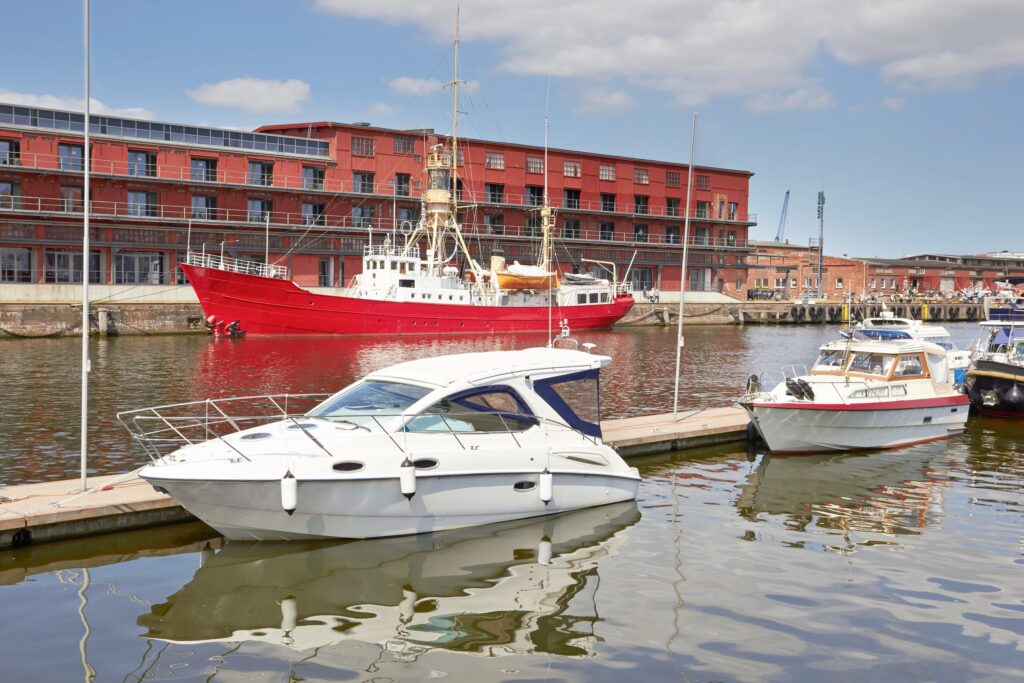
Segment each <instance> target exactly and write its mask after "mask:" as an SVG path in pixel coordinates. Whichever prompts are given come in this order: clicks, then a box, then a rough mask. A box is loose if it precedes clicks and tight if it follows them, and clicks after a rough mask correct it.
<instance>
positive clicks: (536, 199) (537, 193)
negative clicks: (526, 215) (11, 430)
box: [526, 185, 544, 206]
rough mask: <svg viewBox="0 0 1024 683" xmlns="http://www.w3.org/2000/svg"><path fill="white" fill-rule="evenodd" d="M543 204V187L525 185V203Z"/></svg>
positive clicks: (531, 204) (532, 204) (528, 204)
mask: <svg viewBox="0 0 1024 683" xmlns="http://www.w3.org/2000/svg"><path fill="white" fill-rule="evenodd" d="M543 204H544V188H543V187H541V186H540V185H527V186H526V205H527V206H541V205H543Z"/></svg>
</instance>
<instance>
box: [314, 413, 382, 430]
mask: <svg viewBox="0 0 1024 683" xmlns="http://www.w3.org/2000/svg"><path fill="white" fill-rule="evenodd" d="M322 419H324V420H327V421H328V422H330V423H331V424H346V425H352V426H353V427H355V428H356V429H365V430H366V431H368V432H371V431H373V430H372V429H370V428H369V427H367V426H366V425H361V424H358V423H356V422H353V421H352V420H346V419H345V418H343V417H334V416H333V415H330V416H328V415H325V416H323V418H322Z"/></svg>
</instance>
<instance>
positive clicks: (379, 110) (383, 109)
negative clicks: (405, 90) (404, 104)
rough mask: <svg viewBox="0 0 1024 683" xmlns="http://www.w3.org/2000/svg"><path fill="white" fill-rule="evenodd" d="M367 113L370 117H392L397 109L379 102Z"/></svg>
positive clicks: (371, 106)
mask: <svg viewBox="0 0 1024 683" xmlns="http://www.w3.org/2000/svg"><path fill="white" fill-rule="evenodd" d="M366 111H367V112H368V113H369V114H370V116H391V115H392V114H394V113H395V108H394V107H392V106H391V105H390V104H388V103H386V102H377V103H376V104H371V105H370V107H369V108H368V109H367V110H366Z"/></svg>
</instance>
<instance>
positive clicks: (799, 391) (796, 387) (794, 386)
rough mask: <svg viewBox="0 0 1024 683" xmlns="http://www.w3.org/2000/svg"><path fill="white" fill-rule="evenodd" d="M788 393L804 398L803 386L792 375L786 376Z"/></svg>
mask: <svg viewBox="0 0 1024 683" xmlns="http://www.w3.org/2000/svg"><path fill="white" fill-rule="evenodd" d="M786 393H788V394H789V395H790V396H792V397H793V398H796V399H801V400H802V399H803V398H804V390H803V387H801V386H800V384H799V383H798V382H797V381H796V380H795V379H793V378H792V377H787V378H786Z"/></svg>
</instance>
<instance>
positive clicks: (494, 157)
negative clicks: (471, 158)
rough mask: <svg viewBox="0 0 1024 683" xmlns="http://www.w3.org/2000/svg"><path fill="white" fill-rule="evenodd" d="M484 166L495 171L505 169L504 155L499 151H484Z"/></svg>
mask: <svg viewBox="0 0 1024 683" xmlns="http://www.w3.org/2000/svg"><path fill="white" fill-rule="evenodd" d="M484 167H485V168H493V169H494V170H496V171H504V170H505V155H504V154H502V153H501V152H484Z"/></svg>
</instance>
